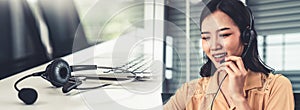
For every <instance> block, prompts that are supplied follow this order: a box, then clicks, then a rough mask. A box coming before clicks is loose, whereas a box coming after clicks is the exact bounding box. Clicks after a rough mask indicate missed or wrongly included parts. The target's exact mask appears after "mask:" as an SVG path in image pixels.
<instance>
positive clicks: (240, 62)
mask: <svg viewBox="0 0 300 110" xmlns="http://www.w3.org/2000/svg"><path fill="white" fill-rule="evenodd" d="M225 61H226V62H228V61H233V62H235V64H236V66H237V67H238V69H239V70H241V71H242V72H243V73H244V72H246V69H245V66H244V63H243V60H242V58H241V57H237V56H229V57H226V58H225Z"/></svg>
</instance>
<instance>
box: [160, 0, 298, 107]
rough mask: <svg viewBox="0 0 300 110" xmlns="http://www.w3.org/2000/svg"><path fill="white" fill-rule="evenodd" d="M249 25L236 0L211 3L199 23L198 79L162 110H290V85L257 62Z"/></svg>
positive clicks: (249, 17) (253, 34) (248, 17)
mask: <svg viewBox="0 0 300 110" xmlns="http://www.w3.org/2000/svg"><path fill="white" fill-rule="evenodd" d="M253 22H254V19H253V17H252V13H251V10H250V9H249V8H247V7H246V6H245V5H244V4H243V3H242V2H240V1H239V0H230V1H226V0H211V1H210V2H209V3H208V4H207V5H206V8H204V10H203V11H202V14H201V18H200V27H201V37H202V47H203V50H204V52H205V54H206V55H207V56H208V61H207V63H206V64H204V65H203V66H202V68H201V71H200V75H201V76H202V78H199V79H196V80H193V81H190V82H188V83H186V84H184V85H183V86H182V87H181V88H180V89H178V90H177V92H176V94H175V95H174V96H173V97H171V99H170V100H169V101H168V103H167V104H166V105H165V106H164V109H170V110H183V109H185V110H193V109H195V110H207V109H216V110H220V109H222V110H223V109H230V110H233V109H238V110H251V109H253V110H265V109H267V110H269V109H270V110H293V109H294V98H293V91H292V85H291V83H290V81H289V80H288V79H287V78H286V77H285V76H283V75H280V74H276V75H274V74H273V73H272V71H273V69H272V68H270V67H269V66H267V65H265V64H264V62H262V61H261V60H260V58H259V54H258V50H257V34H256V31H255V28H254V24H253Z"/></svg>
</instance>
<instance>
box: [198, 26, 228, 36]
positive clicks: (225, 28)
mask: <svg viewBox="0 0 300 110" xmlns="http://www.w3.org/2000/svg"><path fill="white" fill-rule="evenodd" d="M229 29H230V28H228V27H224V28H221V29H218V30H217V32H220V31H224V30H229ZM201 34H210V32H201Z"/></svg>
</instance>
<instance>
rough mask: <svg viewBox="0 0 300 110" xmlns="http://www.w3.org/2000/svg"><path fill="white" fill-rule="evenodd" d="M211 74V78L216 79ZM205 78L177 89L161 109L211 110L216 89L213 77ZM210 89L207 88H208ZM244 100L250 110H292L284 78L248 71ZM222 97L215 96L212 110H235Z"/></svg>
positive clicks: (288, 85)
mask: <svg viewBox="0 0 300 110" xmlns="http://www.w3.org/2000/svg"><path fill="white" fill-rule="evenodd" d="M215 76H216V75H214V76H213V77H215ZM213 77H212V78H211V77H204V78H199V79H196V80H193V81H190V82H188V83H185V84H184V85H183V86H182V87H181V88H179V89H178V90H177V92H176V94H175V95H174V96H172V97H171V98H170V100H169V101H168V102H167V103H166V104H165V105H164V110H202V109H206V110H210V107H211V103H212V100H213V97H214V95H216V91H217V89H218V85H216V84H217V83H213V82H215V79H216V78H213ZM207 87H209V88H207ZM244 94H245V97H246V99H247V101H248V103H249V105H250V107H251V108H252V110H294V106H295V105H294V96H293V90H292V84H291V82H290V81H289V79H287V78H286V77H284V76H283V75H280V74H275V75H274V74H272V73H270V74H269V75H268V76H266V75H265V74H263V73H255V72H252V71H248V74H247V77H246V80H245V84H244ZM234 109H235V105H230V106H229V104H228V103H227V101H226V100H225V98H224V96H223V94H221V93H220V92H219V93H218V94H217V96H216V99H215V100H214V104H213V110H234Z"/></svg>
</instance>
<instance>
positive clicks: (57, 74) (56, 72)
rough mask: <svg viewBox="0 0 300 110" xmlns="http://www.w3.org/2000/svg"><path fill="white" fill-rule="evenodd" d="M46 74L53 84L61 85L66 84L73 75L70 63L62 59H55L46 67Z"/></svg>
mask: <svg viewBox="0 0 300 110" xmlns="http://www.w3.org/2000/svg"><path fill="white" fill-rule="evenodd" d="M46 74H47V75H48V77H49V81H50V82H51V84H52V85H53V86H56V87H61V86H63V85H64V84H66V83H67V82H68V80H69V78H70V77H71V68H70V66H69V64H68V63H67V62H66V61H64V60H62V59H55V60H54V61H53V62H52V63H51V64H50V65H49V67H47V69H46Z"/></svg>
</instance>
